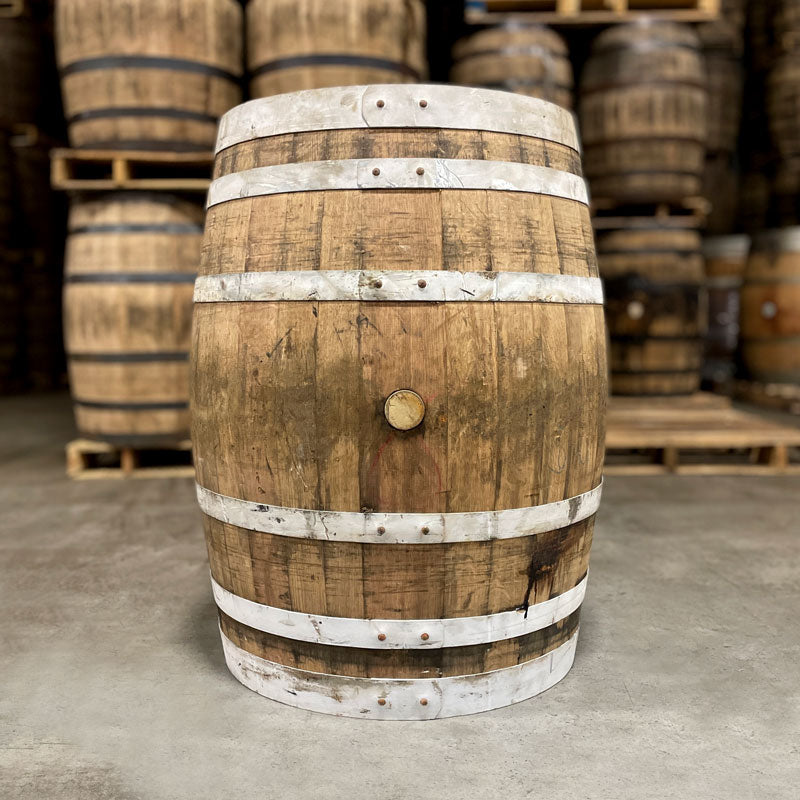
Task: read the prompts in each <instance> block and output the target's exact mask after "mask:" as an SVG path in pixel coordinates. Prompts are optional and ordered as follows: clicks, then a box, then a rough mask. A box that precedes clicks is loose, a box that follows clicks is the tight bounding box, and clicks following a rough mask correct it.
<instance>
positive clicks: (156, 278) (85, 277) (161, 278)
mask: <svg viewBox="0 0 800 800" xmlns="http://www.w3.org/2000/svg"><path fill="white" fill-rule="evenodd" d="M196 277H197V276H196V275H195V274H193V273H191V272H80V273H77V274H74V275H67V276H66V277H65V278H64V282H65V283H194V281H195V278H196Z"/></svg>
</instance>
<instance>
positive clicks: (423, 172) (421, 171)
mask: <svg viewBox="0 0 800 800" xmlns="http://www.w3.org/2000/svg"><path fill="white" fill-rule="evenodd" d="M424 174H425V168H424V167H417V175H424Z"/></svg>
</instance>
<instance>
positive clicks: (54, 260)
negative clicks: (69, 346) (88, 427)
mask: <svg viewBox="0 0 800 800" xmlns="http://www.w3.org/2000/svg"><path fill="white" fill-rule="evenodd" d="M57 94H58V89H57V79H56V73H55V64H54V63H53V57H52V41H51V36H50V16H49V9H48V7H47V5H46V4H44V3H40V2H35V0H25V2H17V3H12V4H3V5H2V6H1V7H0V302H2V304H3V313H2V314H0V392H7V391H18V390H23V389H50V388H53V387H55V386H58V385H59V384H60V383H61V380H62V376H63V371H64V359H63V346H62V342H61V332H60V328H61V325H60V307H61V303H60V286H61V261H62V248H63V224H64V222H63V207H62V206H61V205H60V203H59V199H58V198H56V197H54V196H53V195H52V193H51V192H50V191H49V159H48V150H49V148H50V147H51V146H52V144H53V143H56V142H57V141H58V139H59V137H60V136H61V132H62V128H63V123H62V121H61V115H60V113H59V111H58V102H57ZM54 109H55V111H54Z"/></svg>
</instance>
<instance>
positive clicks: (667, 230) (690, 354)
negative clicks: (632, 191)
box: [597, 218, 706, 395]
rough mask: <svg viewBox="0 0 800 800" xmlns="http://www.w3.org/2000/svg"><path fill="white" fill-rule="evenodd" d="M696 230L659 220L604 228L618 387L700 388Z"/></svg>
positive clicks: (701, 316)
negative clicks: (647, 223) (608, 228)
mask: <svg viewBox="0 0 800 800" xmlns="http://www.w3.org/2000/svg"><path fill="white" fill-rule="evenodd" d="M700 244H701V241H700V234H699V233H698V232H697V231H696V230H692V229H689V228H680V227H674V226H669V225H667V224H665V223H663V222H661V221H659V220H658V219H655V218H654V219H653V220H652V222H651V224H650V225H649V226H647V227H645V226H643V225H642V224H641V220H639V219H637V220H636V221H635V222H634V221H628V222H624V223H623V224H622V225H621V226H620V227H619V228H618V229H616V230H606V231H598V233H597V257H598V260H599V262H600V274H601V275H602V277H603V283H604V285H605V291H606V319H607V322H608V330H609V336H610V342H611V390H612V393H613V394H620V395H677V394H691V393H692V392H695V391H697V389H698V388H699V386H700V369H701V366H702V354H703V343H702V337H703V335H704V334H705V327H706V312H705V302H704V294H703V291H702V287H703V257H702V254H701V251H700Z"/></svg>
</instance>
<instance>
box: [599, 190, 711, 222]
mask: <svg viewBox="0 0 800 800" xmlns="http://www.w3.org/2000/svg"><path fill="white" fill-rule="evenodd" d="M710 211H711V205H710V203H709V201H708V200H706V198H704V197H686V198H684V199H683V200H681V201H680V202H676V203H624V204H623V203H619V202H618V201H614V200H611V199H607V198H596V197H595V198H592V223H593V224H594V227H595V229H596V230H615V229H617V228H631V227H635V224H634V223H633V222H632V220H635V219H639V218H641V222H642V225H649V224H651V223H652V220H653V219H654V218H655V219H657V220H658V221H659V223H661V224H663V225H664V226H667V227H674V228H702V227H703V226H704V225H705V221H706V217H707V216H708V214H709V212H710Z"/></svg>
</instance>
